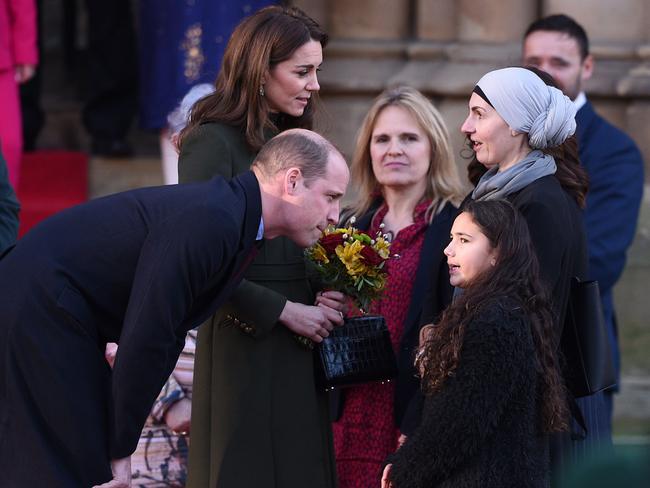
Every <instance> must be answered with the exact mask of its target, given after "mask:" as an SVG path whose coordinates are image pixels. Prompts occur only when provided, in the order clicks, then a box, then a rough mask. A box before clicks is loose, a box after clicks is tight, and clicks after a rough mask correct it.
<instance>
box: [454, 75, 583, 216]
mask: <svg viewBox="0 0 650 488" xmlns="http://www.w3.org/2000/svg"><path fill="white" fill-rule="evenodd" d="M526 69H528V70H530V71H532V72H533V73H535V74H536V75H537V76H539V77H540V78H541V79H542V81H543V82H544V83H546V84H547V85H549V86H553V87H555V88H557V87H558V86H557V83H556V82H555V79H554V78H553V77H552V76H551V75H549V74H548V73H547V72H546V71H542V70H540V69H538V68H535V67H532V66H526ZM467 146H468V147H469V149H470V151H471V156H470V158H471V160H470V162H469V164H468V165H467V178H468V179H469V181H470V182H471V183H472V185H474V186H476V185H477V184H478V181H479V180H480V179H481V176H483V174H484V173H485V172H486V171H487V169H486V168H485V166H483V165H482V164H481V163H480V162H479V161H478V159H476V154H475V153H474V151H473V150H472V142H471V141H470V140H469V138H467ZM542 152H544V153H545V154H549V155H550V156H553V159H555V165H556V166H557V170H556V172H555V177H556V178H557V179H558V181H559V182H560V185H561V186H562V188H564V190H565V191H566V192H567V193H568V194H569V195H571V196H572V197H573V198H574V200H575V201H576V202H577V203H578V205H579V206H580V208H584V207H585V203H586V198H587V190H588V189H589V177H588V176H587V171H586V170H585V169H584V168H583V167H582V165H581V164H580V158H579V157H578V140H577V138H576V136H575V135H573V136H571V137H569V138H568V139H567V140H566V141H564V142H563V143H562V144H560V145H559V146H555V147H547V148H546V149H542Z"/></svg>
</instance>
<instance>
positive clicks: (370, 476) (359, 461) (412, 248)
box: [333, 201, 430, 488]
mask: <svg viewBox="0 0 650 488" xmlns="http://www.w3.org/2000/svg"><path fill="white" fill-rule="evenodd" d="M429 203H430V201H425V202H422V203H420V204H419V205H417V206H416V208H415V212H414V223H413V224H411V225H409V226H408V227H405V228H404V229H402V230H401V231H400V232H399V233H398V234H397V235H396V236H395V237H394V238H393V241H392V244H391V254H397V255H399V258H396V259H391V260H390V261H388V263H387V265H388V281H387V285H386V289H385V292H384V296H383V298H382V299H381V300H378V301H376V302H375V303H373V305H372V307H371V312H372V313H373V314H378V315H383V316H384V317H385V319H386V323H387V325H388V330H389V331H390V334H391V342H392V344H393V349H394V350H395V351H397V350H398V347H399V343H400V340H401V338H402V332H403V330H404V321H405V320H406V315H407V313H408V308H409V304H410V301H411V292H412V289H413V282H414V280H415V275H416V271H417V267H418V264H419V261H420V251H421V249H422V244H423V242H424V234H425V231H426V229H427V222H426V220H425V212H426V209H427V207H428V205H429ZM387 211H388V207H387V206H386V204H383V205H382V206H381V207H380V208H379V209H378V210H377V213H376V214H375V216H374V217H373V219H372V222H371V225H370V229H368V233H369V234H370V235H371V236H372V235H375V234H376V232H377V230H379V225H380V224H381V222H382V221H383V219H384V216H385V215H386V212H387ZM394 389H395V386H394V384H392V383H388V384H379V383H375V384H368V385H362V386H358V387H352V388H346V390H345V403H344V407H343V413H342V415H341V418H340V419H339V420H338V421H337V422H334V424H333V433H334V450H335V452H336V466H337V472H338V476H339V487H340V488H366V487H373V488H375V487H378V486H379V484H380V480H381V471H382V466H383V461H384V459H385V458H386V456H388V455H389V454H391V453H392V452H394V451H395V449H396V448H397V439H398V437H399V434H400V433H399V431H398V428H397V426H396V425H395V420H394V414H393V397H394V393H395V391H394Z"/></svg>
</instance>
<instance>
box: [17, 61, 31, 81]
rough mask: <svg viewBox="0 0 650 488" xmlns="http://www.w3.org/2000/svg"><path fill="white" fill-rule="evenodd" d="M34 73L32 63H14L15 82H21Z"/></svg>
mask: <svg viewBox="0 0 650 488" xmlns="http://www.w3.org/2000/svg"><path fill="white" fill-rule="evenodd" d="M35 73H36V66H34V65H33V64H17V65H16V75H15V79H16V83H18V84H22V83H25V82H27V81H29V80H30V79H32V78H33V77H34V74H35Z"/></svg>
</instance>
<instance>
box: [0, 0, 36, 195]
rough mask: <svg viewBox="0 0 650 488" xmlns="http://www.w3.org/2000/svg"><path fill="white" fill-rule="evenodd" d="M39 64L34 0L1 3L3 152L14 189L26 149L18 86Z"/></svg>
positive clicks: (0, 125) (0, 120)
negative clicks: (24, 148) (23, 152)
mask: <svg viewBox="0 0 650 488" xmlns="http://www.w3.org/2000/svg"><path fill="white" fill-rule="evenodd" d="M37 62H38V53H37V50H36V5H35V3H34V0H0V107H2V110H0V148H1V149H2V153H3V154H4V156H5V159H6V160H7V167H8V169H9V181H10V182H11V184H12V185H13V187H14V188H17V187H18V178H19V176H20V158H21V155H22V149H23V134H22V121H21V116H20V98H19V95H18V85H19V84H20V83H24V82H25V81H27V80H29V79H30V78H31V77H32V76H34V70H35V68H36V64H37Z"/></svg>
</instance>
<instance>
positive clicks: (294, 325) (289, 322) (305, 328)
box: [278, 300, 343, 342]
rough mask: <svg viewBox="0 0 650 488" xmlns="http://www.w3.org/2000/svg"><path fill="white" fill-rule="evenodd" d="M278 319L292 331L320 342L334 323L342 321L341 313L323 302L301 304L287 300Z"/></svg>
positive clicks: (338, 323)
mask: <svg viewBox="0 0 650 488" xmlns="http://www.w3.org/2000/svg"><path fill="white" fill-rule="evenodd" d="M278 320H279V321H280V322H282V323H283V324H284V325H285V326H286V327H287V328H288V329H289V330H291V331H292V332H294V333H296V334H298V335H301V336H304V337H307V338H308V339H311V340H312V341H314V342H322V340H323V337H327V336H328V335H329V331H331V330H332V329H333V328H334V326H335V325H341V324H342V323H343V313H341V312H340V311H338V310H335V309H333V308H330V307H328V306H327V305H323V304H318V305H315V306H314V305H303V304H302V303H295V302H291V301H289V300H287V303H286V305H285V306H284V309H283V310H282V313H281V314H280V317H279V318H278Z"/></svg>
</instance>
